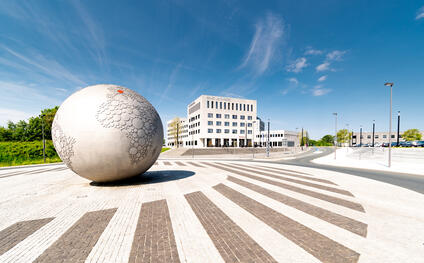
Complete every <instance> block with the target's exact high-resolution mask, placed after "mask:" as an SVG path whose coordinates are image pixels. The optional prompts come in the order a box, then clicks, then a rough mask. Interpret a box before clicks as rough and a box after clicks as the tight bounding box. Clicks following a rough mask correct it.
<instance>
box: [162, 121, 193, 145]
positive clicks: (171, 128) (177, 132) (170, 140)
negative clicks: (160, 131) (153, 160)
mask: <svg viewBox="0 0 424 263" xmlns="http://www.w3.org/2000/svg"><path fill="white" fill-rule="evenodd" d="M177 137H178V140H177ZM187 138H188V124H187V119H186V118H179V117H176V118H174V119H172V120H170V121H168V122H167V123H166V142H165V145H166V146H169V147H177V142H178V147H182V146H184V145H185V144H186V141H187Z"/></svg>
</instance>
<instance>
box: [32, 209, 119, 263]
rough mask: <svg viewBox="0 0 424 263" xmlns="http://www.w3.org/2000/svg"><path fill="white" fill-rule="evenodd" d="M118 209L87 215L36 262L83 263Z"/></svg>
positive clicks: (93, 212)
mask: <svg viewBox="0 0 424 263" xmlns="http://www.w3.org/2000/svg"><path fill="white" fill-rule="evenodd" d="M116 210H117V209H116V208H113V209H105V210H99V211H92V212H88V213H85V214H84V215H83V216H82V217H81V218H80V219H79V220H78V221H77V222H76V223H75V224H74V225H73V226H72V227H71V228H69V229H68V230H67V231H66V232H65V233H64V234H63V235H62V236H61V237H60V238H59V239H58V240H57V241H56V242H55V243H53V244H52V245H51V246H50V247H49V248H48V249H47V250H46V251H44V253H43V254H41V255H40V256H39V257H38V258H37V259H36V260H35V261H34V262H82V261H84V260H85V259H86V258H87V256H88V255H89V254H90V251H91V249H92V248H93V247H94V245H95V244H96V242H97V240H98V239H99V237H100V235H101V234H102V233H103V231H104V229H105V228H106V226H107V224H108V223H109V221H110V219H111V218H112V216H113V215H114V214H115V212H116Z"/></svg>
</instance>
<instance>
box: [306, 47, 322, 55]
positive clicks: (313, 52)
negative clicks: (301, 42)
mask: <svg viewBox="0 0 424 263" xmlns="http://www.w3.org/2000/svg"><path fill="white" fill-rule="evenodd" d="M322 53H323V52H322V50H318V49H313V48H307V49H306V51H305V55H321V54H322Z"/></svg>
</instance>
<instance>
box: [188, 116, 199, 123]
mask: <svg viewBox="0 0 424 263" xmlns="http://www.w3.org/2000/svg"><path fill="white" fill-rule="evenodd" d="M198 119H200V114H198V115H196V116H193V117H191V118H190V119H189V120H188V122H192V121H195V120H198Z"/></svg>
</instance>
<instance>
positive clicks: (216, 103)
mask: <svg viewBox="0 0 424 263" xmlns="http://www.w3.org/2000/svg"><path fill="white" fill-rule="evenodd" d="M215 109H218V102H217V101H215Z"/></svg>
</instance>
